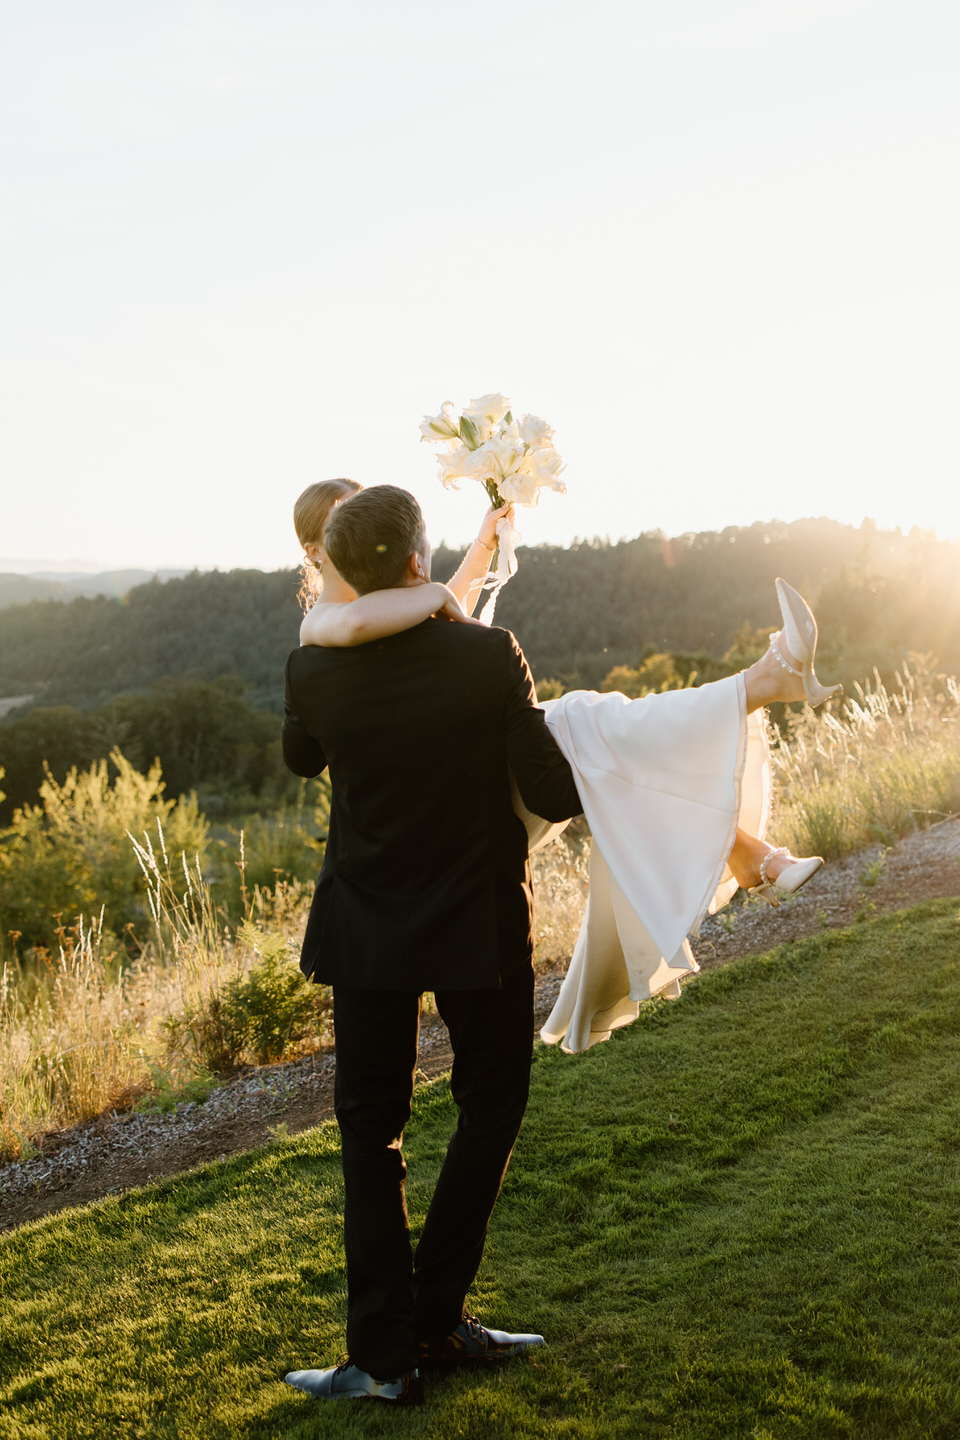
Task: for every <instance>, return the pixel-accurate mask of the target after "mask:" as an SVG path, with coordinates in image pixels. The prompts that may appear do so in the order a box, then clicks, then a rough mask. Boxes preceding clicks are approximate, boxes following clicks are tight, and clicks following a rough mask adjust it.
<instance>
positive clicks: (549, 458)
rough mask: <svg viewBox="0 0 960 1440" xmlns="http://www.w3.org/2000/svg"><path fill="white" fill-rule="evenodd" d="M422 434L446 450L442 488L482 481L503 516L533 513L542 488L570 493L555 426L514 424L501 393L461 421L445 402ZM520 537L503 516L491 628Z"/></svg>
mask: <svg viewBox="0 0 960 1440" xmlns="http://www.w3.org/2000/svg"><path fill="white" fill-rule="evenodd" d="M420 435H421V438H422V439H423V440H426V441H428V442H429V443H430V444H435V445H439V446H440V447H441V449H440V453H439V455H438V457H437V458H438V460H439V462H440V464H439V468H438V475H439V478H440V482H441V484H442V485H444V486H445V487H446V488H448V489H457V488H459V487H458V481H460V480H463V479H467V480H478V481H479V482H480V483H481V484H482V485H483V487H484V489H485V490H486V492H487V494H488V495H489V497H490V500H491V503H492V505H493V506H494V507H495V509H496V510H498V511H499V510H502V509H503V508H504V507H505V506H507V507H512V506H513V505H524V506H526V507H528V508H529V509H532V508H533V507H534V506H535V505H536V504H537V502H538V501H539V499H540V491H541V490H542V489H550V490H558V491H559V492H560V493H561V494H563V493H565V491H566V488H567V487H566V485H565V484H564V483H563V481H562V480H561V479H560V473H561V471H562V470H563V468H564V467H563V461H562V460H561V459H560V456H559V455H558V454H557V451H556V450H555V449H554V446H553V429H552V427H551V426H550V425H548V424H547V422H546V421H545V420H541V419H540V417H539V416H538V415H524V416H523V417H522V418H521V419H520V420H516V419H514V416H513V412H512V411H511V409H510V401H509V400H508V399H507V398H506V396H504V395H501V394H499V393H497V394H492V395H481V396H480V398H479V399H478V400H471V402H470V404H469V405H468V406H467V408H466V409H465V410H464V411H462V413H461V414H460V415H459V416H458V415H457V413H456V407H455V406H454V404H453V402H452V401H450V400H448V401H446V402H445V404H444V405H443V406H442V407H441V409H440V413H439V415H425V416H424V418H423V421H422V422H421V425H420ZM521 538H522V537H521V536H520V535H519V534H518V533H517V531H516V529H515V527H514V524H513V515H512V513H511V514H503V515H499V516H498V518H497V520H496V548H495V550H494V552H493V553H492V555H491V560H490V579H489V580H488V581H486V582H485V583H486V587H487V588H488V589H490V590H491V591H492V593H491V596H490V599H489V601H488V602H487V605H486V606H485V608H484V611H483V614H482V616H481V619H482V620H484V621H485V622H486V623H487V624H489V623H490V621H491V620H492V618H493V609H494V605H495V603H496V598H497V594H498V593H499V591H500V589H501V588H502V587H503V586H504V585H505V584H506V582H507V581H508V580H509V579H510V576H511V575H515V574H516V570H517V558H516V549H517V546H518V545H519V543H520V540H521ZM475 543H476V542H475ZM481 543H486V541H481Z"/></svg>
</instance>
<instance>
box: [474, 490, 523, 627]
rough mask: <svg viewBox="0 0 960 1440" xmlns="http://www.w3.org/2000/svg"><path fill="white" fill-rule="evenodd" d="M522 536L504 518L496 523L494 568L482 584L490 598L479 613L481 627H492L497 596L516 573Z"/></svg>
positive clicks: (509, 521)
mask: <svg viewBox="0 0 960 1440" xmlns="http://www.w3.org/2000/svg"><path fill="white" fill-rule="evenodd" d="M522 539H523V536H522V535H521V534H520V532H519V530H517V529H516V527H515V526H514V524H513V521H512V520H508V519H507V517H506V516H504V518H503V519H502V520H498V521H497V553H496V557H495V560H494V567H493V569H492V570H490V571H489V572H488V574H487V578H486V580H484V582H483V588H484V590H489V591H490V598H489V600H488V601H487V603H486V605H484V607H483V609H482V610H481V611H480V615H479V620H480V624H481V625H492V624H493V614H494V611H495V610H496V608H497V596H498V595H499V594H500V591H501V590H502V589H503V587H504V585H506V583H507V581H508V580H509V579H510V577H511V575H516V573H517V546H518V545H519V544H520V542H521V540H522Z"/></svg>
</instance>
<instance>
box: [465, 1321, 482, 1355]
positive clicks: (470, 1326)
mask: <svg viewBox="0 0 960 1440" xmlns="http://www.w3.org/2000/svg"><path fill="white" fill-rule="evenodd" d="M460 1324H461V1325H462V1326H463V1328H464V1330H466V1332H467V1336H468V1338H469V1339H471V1340H474V1341H475V1342H476V1343H477V1344H478V1345H479V1346H480V1349H481V1350H482V1351H484V1352H485V1351H486V1349H487V1332H486V1330H485V1329H484V1327H483V1326H482V1325H481V1324H480V1321H479V1320H478V1319H477V1317H476V1315H464V1317H463V1319H462V1320H461V1321H460Z"/></svg>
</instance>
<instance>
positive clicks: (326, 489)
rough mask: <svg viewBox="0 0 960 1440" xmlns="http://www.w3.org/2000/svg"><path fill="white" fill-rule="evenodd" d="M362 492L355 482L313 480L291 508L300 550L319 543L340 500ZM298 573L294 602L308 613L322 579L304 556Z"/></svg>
mask: <svg viewBox="0 0 960 1440" xmlns="http://www.w3.org/2000/svg"><path fill="white" fill-rule="evenodd" d="M362 488H363V487H362V486H361V485H358V484H357V482H356V480H317V481H315V482H314V484H313V485H308V486H307V488H306V490H304V492H303V494H302V495H298V496H297V502H296V504H295V505H294V507H293V528H294V529H295V530H296V532H297V539H298V540H299V541H300V544H301V545H302V546H303V547H304V549H306V547H307V546H308V545H320V544H322V543H323V532H324V530H325V529H326V526H327V521H328V520H329V518H330V511H331V510H332V509H333V507H334V506H335V505H337V504H339V502H340V501H341V500H346V499H347V498H348V496H350V495H356V493H357V491H358V490H361V489H362ZM334 564H336V561H334ZM338 568H339V567H338ZM301 569H302V571H303V574H302V577H301V580H300V589H299V591H298V592H297V599H298V600H299V601H300V604H301V605H302V606H303V609H304V610H309V609H310V607H311V605H313V604H315V603H316V601H317V599H318V597H319V595H320V591H321V590H322V589H323V576H322V575H321V573H320V566H319V565H318V564H317V563H316V561H314V560H311V559H310V558H309V557H308V556H307V555H304V557H303V563H302V565H301Z"/></svg>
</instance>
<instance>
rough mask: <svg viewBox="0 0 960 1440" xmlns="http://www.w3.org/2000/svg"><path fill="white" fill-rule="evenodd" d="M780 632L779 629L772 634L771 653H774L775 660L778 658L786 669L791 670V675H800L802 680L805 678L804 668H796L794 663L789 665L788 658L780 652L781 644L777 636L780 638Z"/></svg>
mask: <svg viewBox="0 0 960 1440" xmlns="http://www.w3.org/2000/svg"><path fill="white" fill-rule="evenodd" d="M779 633H780V632H779V631H777V632H776V633H775V634H773V635H771V636H770V653H771V654H772V655H773V657H774V659H775V660H778V661H779V662H780V664H781V665H782V666H783V668H784V670H789V672H790V674H791V675H798V676H799V677H800V679H801V680H802V679H803V671H802V670H794V668H793V666H792V665H788V664H787V662H786V660H784V658H783V656H782V655H781V654H780V646H779V645H778V644H777V638H778V636H779Z"/></svg>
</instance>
